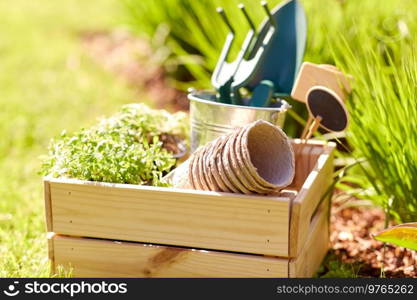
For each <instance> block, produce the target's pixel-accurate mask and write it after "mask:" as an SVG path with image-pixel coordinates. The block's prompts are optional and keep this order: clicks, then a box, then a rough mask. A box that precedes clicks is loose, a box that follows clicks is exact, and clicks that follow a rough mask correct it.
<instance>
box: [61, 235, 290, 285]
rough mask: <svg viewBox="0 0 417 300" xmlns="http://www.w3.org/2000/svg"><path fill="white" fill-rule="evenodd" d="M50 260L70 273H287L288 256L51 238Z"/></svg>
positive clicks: (150, 274)
mask: <svg viewBox="0 0 417 300" xmlns="http://www.w3.org/2000/svg"><path fill="white" fill-rule="evenodd" d="M53 249H54V259H55V261H54V264H55V265H61V266H63V267H64V268H65V269H66V270H72V276H74V277H287V276H288V260H287V259H276V258H268V257H263V256H259V255H250V254H234V253H225V252H219V251H205V250H194V249H187V248H178V247H166V246H154V245H145V244H140V243H131V242H112V241H107V240H96V239H86V238H75V237H60V236H56V237H54V238H53Z"/></svg>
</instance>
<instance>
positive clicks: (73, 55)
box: [0, 0, 134, 277]
mask: <svg viewBox="0 0 417 300" xmlns="http://www.w3.org/2000/svg"><path fill="white" fill-rule="evenodd" d="M121 12H122V8H121V7H120V6H119V5H118V3H117V1H75V0H71V1H54V0H41V1H36V2H35V1H25V0H19V1H1V2H0V18H1V20H2V26H1V27H0V36H1V39H0V56H1V59H0V69H1V70H2V72H0V107H1V108H2V109H1V110H0V135H1V139H2V141H1V143H0V277H20V276H23V277H36V276H49V263H48V260H47V247H46V236H45V225H44V214H43V194H42V186H43V185H42V182H41V177H40V176H39V175H37V172H38V170H39V168H40V160H39V156H40V155H41V154H42V153H45V151H46V148H47V144H48V142H49V139H50V138H52V137H54V136H57V135H58V134H59V133H60V132H61V131H62V130H63V129H67V130H70V131H71V130H75V129H79V128H80V127H81V126H85V125H90V124H92V123H93V122H94V121H95V120H96V118H97V117H98V116H101V115H103V114H107V115H108V114H110V113H111V112H114V111H115V110H116V109H117V108H118V107H119V106H120V104H122V103H126V102H130V101H132V99H133V96H134V95H133V92H132V91H131V90H130V89H129V88H128V87H127V86H126V85H125V83H124V82H121V81H118V80H117V79H115V76H114V75H113V74H110V73H108V72H105V71H103V69H102V68H101V67H100V66H98V65H96V64H94V63H93V62H92V61H91V59H90V58H89V57H88V56H87V55H86V54H85V52H84V50H83V49H82V48H81V46H80V43H79V40H78V38H79V34H80V33H81V32H82V31H85V30H105V29H109V28H113V27H114V26H115V25H117V24H118V22H119V20H118V19H119V18H120V16H121Z"/></svg>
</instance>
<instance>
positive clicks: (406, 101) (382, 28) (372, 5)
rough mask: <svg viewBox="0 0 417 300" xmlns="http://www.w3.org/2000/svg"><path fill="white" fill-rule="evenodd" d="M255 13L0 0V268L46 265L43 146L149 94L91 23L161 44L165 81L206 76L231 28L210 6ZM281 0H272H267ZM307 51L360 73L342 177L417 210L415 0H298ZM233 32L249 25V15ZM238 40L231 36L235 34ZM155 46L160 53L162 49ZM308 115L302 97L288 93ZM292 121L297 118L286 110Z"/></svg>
mask: <svg viewBox="0 0 417 300" xmlns="http://www.w3.org/2000/svg"><path fill="white" fill-rule="evenodd" d="M239 2H243V3H245V4H246V5H247V7H248V11H250V12H251V16H253V18H254V20H255V22H256V23H258V22H259V21H260V20H261V19H262V17H263V11H262V9H261V7H260V5H259V2H258V1H248V0H247V1H237V0H232V1H226V0H223V1H222V0H213V1H210V0H200V1H185V0H153V1H151V0H124V1H117V0H90V1H81V0H63V1H54V0H38V1H36V2H35V1H25V0H14V1H1V2H0V18H1V20H2V26H1V27H0V70H1V72H0V104H1V107H2V109H1V110H0V134H1V142H0V276H1V277H19V276H23V277H36V276H49V270H48V261H47V253H46V252H47V250H46V240H45V229H44V221H43V218H44V216H43V200H42V178H41V177H40V176H39V175H37V172H38V170H39V166H40V159H39V158H40V156H41V155H42V154H44V153H45V152H46V148H47V145H48V142H49V140H50V138H52V137H56V136H57V135H58V134H59V133H60V132H61V131H62V130H63V129H66V130H67V131H73V130H76V129H79V128H80V127H83V126H88V125H91V124H93V123H94V122H95V120H96V118H97V117H98V116H101V115H103V114H104V115H109V114H111V113H113V112H115V111H116V110H117V109H118V108H119V107H120V105H121V104H124V103H127V102H146V103H151V104H152V103H153V99H152V97H150V96H149V93H145V92H144V91H143V89H142V88H143V87H141V86H139V87H138V86H132V84H131V83H127V81H126V80H124V79H123V78H121V77H120V76H116V75H115V74H114V73H113V72H110V71H108V70H106V69H105V68H103V66H102V65H100V64H97V62H96V61H95V60H94V59H93V58H92V57H91V55H89V54H88V53H87V51H86V49H85V47H83V45H82V42H81V40H82V36H83V35H84V34H85V33H91V32H112V31H114V30H115V29H120V28H123V30H126V31H127V32H130V33H131V34H133V35H136V36H138V37H140V38H141V39H143V40H144V41H146V42H147V43H148V44H149V45H150V47H152V49H153V51H152V52H153V53H155V54H158V55H159V56H158V57H157V58H155V57H154V58H155V59H154V60H153V61H154V62H155V63H156V64H159V65H161V68H162V69H163V70H164V73H165V74H166V76H167V81H166V83H167V84H170V85H172V86H173V87H175V88H177V89H185V88H187V87H189V86H193V87H197V88H208V87H210V73H211V71H212V69H213V68H214V66H215V63H216V61H217V57H218V55H219V51H220V49H221V47H222V45H223V42H224V37H225V34H226V32H227V31H226V28H225V26H224V25H223V23H221V21H220V19H219V17H218V16H217V15H216V14H215V7H216V6H218V5H222V6H224V7H225V10H226V12H227V13H228V15H229V18H231V19H233V20H234V22H235V23H237V24H245V26H246V22H244V21H243V18H242V16H241V14H240V12H239V11H238V9H237V8H236V5H237V3H239ZM278 2H280V1H270V7H272V6H273V5H275V4H276V3H278ZM302 3H303V4H304V6H305V8H306V11H307V17H308V26H309V27H308V43H307V52H306V56H305V60H307V61H312V62H315V63H330V64H336V65H337V66H338V67H339V68H341V69H342V70H344V71H345V72H347V73H350V74H352V75H353V76H354V77H355V84H354V88H355V92H354V94H353V96H352V98H351V99H350V100H349V104H348V105H349V111H350V113H351V123H350V127H349V129H348V132H347V133H346V138H347V140H348V142H349V144H350V147H351V149H354V151H353V152H352V153H351V152H343V153H340V154H339V157H340V158H348V159H349V161H353V163H354V162H355V161H361V164H358V165H356V166H355V167H352V168H350V169H349V172H347V173H346V175H345V176H344V177H343V179H342V180H341V181H340V182H339V185H338V186H339V188H340V189H343V190H345V191H346V192H347V193H351V194H352V195H354V196H355V197H359V198H361V199H367V200H371V201H373V203H375V204H377V205H380V206H382V207H383V208H384V209H385V210H386V211H387V212H388V214H389V215H390V216H392V217H393V218H394V219H395V220H397V221H398V222H409V221H416V220H417V189H416V188H415V187H416V186H417V75H416V72H415V70H416V68H417V57H416V47H417V45H416V44H417V42H416V34H417V1H414V0H403V1H396V0H386V1H383V2H381V1H378V0H316V1H313V0H304V1H302ZM239 27H241V30H240V31H239V32H238V36H239V38H240V39H242V37H244V35H245V34H246V29H245V28H244V26H239ZM236 44H238V43H236ZM161 53H162V54H161ZM292 104H294V106H295V112H296V113H297V114H299V115H302V116H305V108H304V107H303V106H302V105H301V106H300V105H297V104H295V103H292ZM286 126H287V128H288V133H289V134H290V135H292V136H295V135H296V134H297V132H298V131H297V130H299V128H300V124H299V122H298V121H296V120H295V119H294V118H291V117H289V118H288V120H287V125H286Z"/></svg>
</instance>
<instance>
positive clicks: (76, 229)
mask: <svg viewBox="0 0 417 300" xmlns="http://www.w3.org/2000/svg"><path fill="white" fill-rule="evenodd" d="M49 184H50V194H51V199H52V201H51V209H52V215H53V217H52V230H53V231H54V232H55V233H59V234H64V235H74V236H86V237H96V238H107V239H115V240H125V241H137V242H147V243H156V244H167V245H177V246H188V247H197V248H206V249H219V250H228V251H237V252H247V253H259V254H269V255H278V256H287V255H288V226H289V198H286V197H261V196H244V195H236V194H226V193H215V192H203V191H191V190H176V189H171V188H156V187H144V186H135V185H120V184H105V183H91V182H85V181H75V180H61V179H60V180H57V181H54V180H51V181H50V182H49Z"/></svg>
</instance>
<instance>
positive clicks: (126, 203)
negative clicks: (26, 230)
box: [44, 141, 334, 277]
mask: <svg viewBox="0 0 417 300" xmlns="http://www.w3.org/2000/svg"><path fill="white" fill-rule="evenodd" d="M298 147H299V141H294V148H295V151H296V152H297V151H298ZM333 150H334V144H323V143H320V142H313V141H310V142H309V143H308V145H307V146H305V147H303V150H302V151H301V152H300V155H298V156H297V158H298V159H297V163H296V168H297V171H296V174H297V175H296V178H295V180H294V183H293V184H292V185H291V186H290V187H289V188H287V189H286V190H284V191H282V192H280V193H279V194H276V195H270V196H249V195H240V194H230V193H218V192H206V191H194V190H182V189H173V188H159V187H147V186H139V185H125V184H109V183H97V182H87V181H80V180H69V179H50V178H46V179H45V181H44V184H45V204H46V215H47V229H48V231H49V232H54V233H55V235H53V236H52V237H51V239H50V243H49V245H50V258H51V260H52V263H53V265H54V266H56V265H64V266H66V267H69V266H71V267H72V268H73V272H74V275H75V276H80V277H83V276H95V277H106V276H109V277H111V276H123V277H129V276H132V277H287V276H291V277H297V276H298V277H300V276H311V275H312V274H313V273H314V272H315V270H316V268H317V267H318V265H319V264H320V262H321V260H322V258H323V256H324V255H325V253H326V251H327V247H328V230H327V228H328V216H327V211H328V206H329V202H328V201H322V200H323V199H324V198H323V195H324V194H325V192H326V191H327V190H328V188H329V186H330V184H331V181H332V176H331V175H332V172H333V155H332V153H333ZM319 204H320V205H319ZM115 241H118V242H115ZM149 244H152V245H149Z"/></svg>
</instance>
